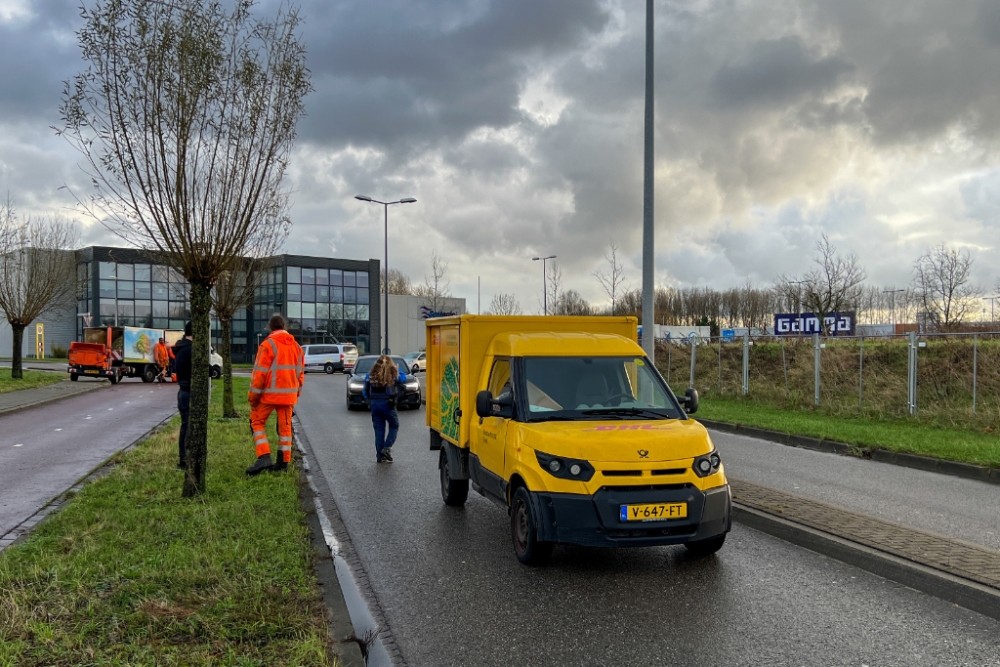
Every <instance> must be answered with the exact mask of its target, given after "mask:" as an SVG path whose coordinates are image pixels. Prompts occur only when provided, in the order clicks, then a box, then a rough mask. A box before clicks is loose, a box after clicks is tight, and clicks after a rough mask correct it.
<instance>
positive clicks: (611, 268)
mask: <svg viewBox="0 0 1000 667" xmlns="http://www.w3.org/2000/svg"><path fill="white" fill-rule="evenodd" d="M604 259H605V260H607V262H608V272H607V273H604V272H603V271H594V274H593V275H594V277H595V278H597V281H598V282H599V283H601V287H603V288H604V292H605V293H606V294H607V295H608V298H610V299H611V314H612V315H616V314H617V309H616V306H617V302H618V296H619V295H620V294H621V292H622V291H623V290H624V289H625V270H624V268H623V267H622V263H621V262H620V261H619V260H618V246H617V245H615V243H614V241H612V242H611V244H610V247H609V248H608V252H606V253H604Z"/></svg>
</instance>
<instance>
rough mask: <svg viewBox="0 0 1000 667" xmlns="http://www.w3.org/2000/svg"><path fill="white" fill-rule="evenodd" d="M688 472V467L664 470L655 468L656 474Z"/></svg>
mask: <svg viewBox="0 0 1000 667" xmlns="http://www.w3.org/2000/svg"><path fill="white" fill-rule="evenodd" d="M686 472H687V468H665V469H663V470H654V471H653V474H654V475H683V474H684V473H686Z"/></svg>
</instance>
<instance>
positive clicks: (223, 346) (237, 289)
mask: <svg viewBox="0 0 1000 667" xmlns="http://www.w3.org/2000/svg"><path fill="white" fill-rule="evenodd" d="M281 240H283V239H278V238H272V239H268V238H267V237H261V238H259V239H258V241H260V242H261V243H262V244H263V245H262V247H259V248H257V249H256V250H255V252H254V253H253V255H254V256H252V257H247V258H245V259H243V260H242V261H240V262H238V263H236V264H235V266H234V267H233V268H232V269H230V270H228V271H223V272H222V273H221V274H220V275H219V279H218V280H217V281H216V282H215V285H214V286H213V287H212V309H213V310H214V311H215V316H216V317H217V318H218V320H219V329H220V332H219V333H220V338H219V356H221V357H222V416H223V417H225V418H227V419H235V418H237V417H239V416H240V415H239V413H238V412H236V406H235V404H234V401H233V345H232V343H233V318H234V317H235V316H236V314H237V313H238V312H239V311H240V310H241V309H244V308H249V307H250V306H252V305H253V303H254V297H255V296H256V294H257V290H258V288H259V287H260V286H261V285H262V284H263V283H264V281H265V279H266V278H267V272H268V271H269V270H270V264H269V263H268V262H267V261H266V260H265V259H264V258H265V257H267V256H269V255H271V254H273V253H274V251H276V250H277V248H278V246H279V245H280V241H281Z"/></svg>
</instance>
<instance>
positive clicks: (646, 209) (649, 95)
mask: <svg viewBox="0 0 1000 667" xmlns="http://www.w3.org/2000/svg"><path fill="white" fill-rule="evenodd" d="M645 102H646V105H645V119H644V129H643V132H644V144H645V145H644V147H643V170H642V181H643V183H642V349H643V350H644V351H645V353H646V356H647V357H648V358H649V359H650V360H655V358H656V356H655V353H656V341H655V340H654V339H655V337H656V336H655V332H654V329H655V324H654V317H653V316H654V313H653V308H654V305H653V304H654V301H653V291H654V290H655V289H656V286H655V284H654V281H655V274H654V267H653V262H654V255H653V239H654V233H653V231H654V230H653V181H654V175H655V174H654V165H653V133H654V105H653V102H654V98H653V0H646V100H645Z"/></svg>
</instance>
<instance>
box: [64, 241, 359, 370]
mask: <svg viewBox="0 0 1000 667" xmlns="http://www.w3.org/2000/svg"><path fill="white" fill-rule="evenodd" d="M81 252H83V253H84V259H83V260H81V261H79V263H78V271H79V273H80V277H81V279H85V282H86V286H87V287H86V290H85V292H84V293H83V294H81V296H80V297H79V299H78V301H77V314H78V315H80V316H83V315H86V314H87V313H89V314H90V316H91V319H90V326H115V325H116V324H117V326H142V327H152V328H155V329H183V328H184V324H185V323H186V322H187V321H188V320H190V319H191V307H190V303H189V299H188V297H189V286H188V283H187V281H186V280H185V279H184V278H183V276H181V275H180V274H179V273H178V272H176V271H174V270H173V269H171V268H169V267H166V266H162V265H159V264H153V263H149V262H148V261H147V262H142V261H133V262H127V261H121V260H123V259H132V258H138V257H146V255H143V254H142V253H141V252H140V251H124V250H122V249H115V248H91V249H86V250H84V251H81ZM111 257H114V258H115V259H117V260H119V261H104V260H109V259H110V258H111ZM296 260H298V261H296ZM270 261H271V262H273V264H272V266H271V267H270V268H268V269H267V270H266V275H265V276H264V279H263V281H262V284H261V285H260V286H259V287H258V288H257V289H256V291H255V294H254V303H253V304H252V305H251V306H250V307H248V308H247V309H246V310H245V311H242V312H241V313H237V315H236V317H234V318H233V322H232V330H233V333H232V352H233V358H234V360H237V361H252V360H253V355H254V354H255V353H256V350H257V346H258V345H259V343H260V340H261V339H262V338H263V336H265V335H266V333H267V321H268V319H269V318H270V317H271V315H273V314H274V313H281V314H282V315H284V316H285V318H286V319H287V320H288V330H289V332H290V333H292V334H293V335H294V336H295V337H296V339H297V340H298V341H299V343H300V344H302V345H309V344H318V343H332V342H350V343H354V344H355V345H357V346H358V348H359V351H361V352H362V353H365V352H368V351H369V350H370V349H371V340H372V339H373V338H377V337H378V323H377V321H376V322H375V323H374V324H373V320H377V318H378V308H377V306H375V307H374V308H373V307H372V306H371V305H370V303H369V302H370V300H371V298H372V295H371V292H370V289H371V285H372V284H374V285H375V287H377V280H376V281H375V282H374V283H371V282H370V281H371V278H370V276H377V275H378V264H377V262H375V261H374V260H373V261H372V262H367V261H366V262H358V261H351V260H335V259H326V258H303V257H296V256H286V255H282V256H277V257H273V258H271V260H270ZM304 263H313V264H326V265H327V266H326V267H316V266H303V265H302V264H304ZM331 265H332V266H356V267H364V268H359V269H358V270H348V269H343V268H329V267H330V266H331ZM85 320H86V318H85V317H79V318H78V322H77V340H82V339H83V328H84V327H85V326H87V322H86V321H85ZM220 335H221V330H220V326H219V322H218V320H217V319H216V318H215V317H213V318H212V344H213V345H214V346H216V347H217V346H218V343H219V337H220Z"/></svg>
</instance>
